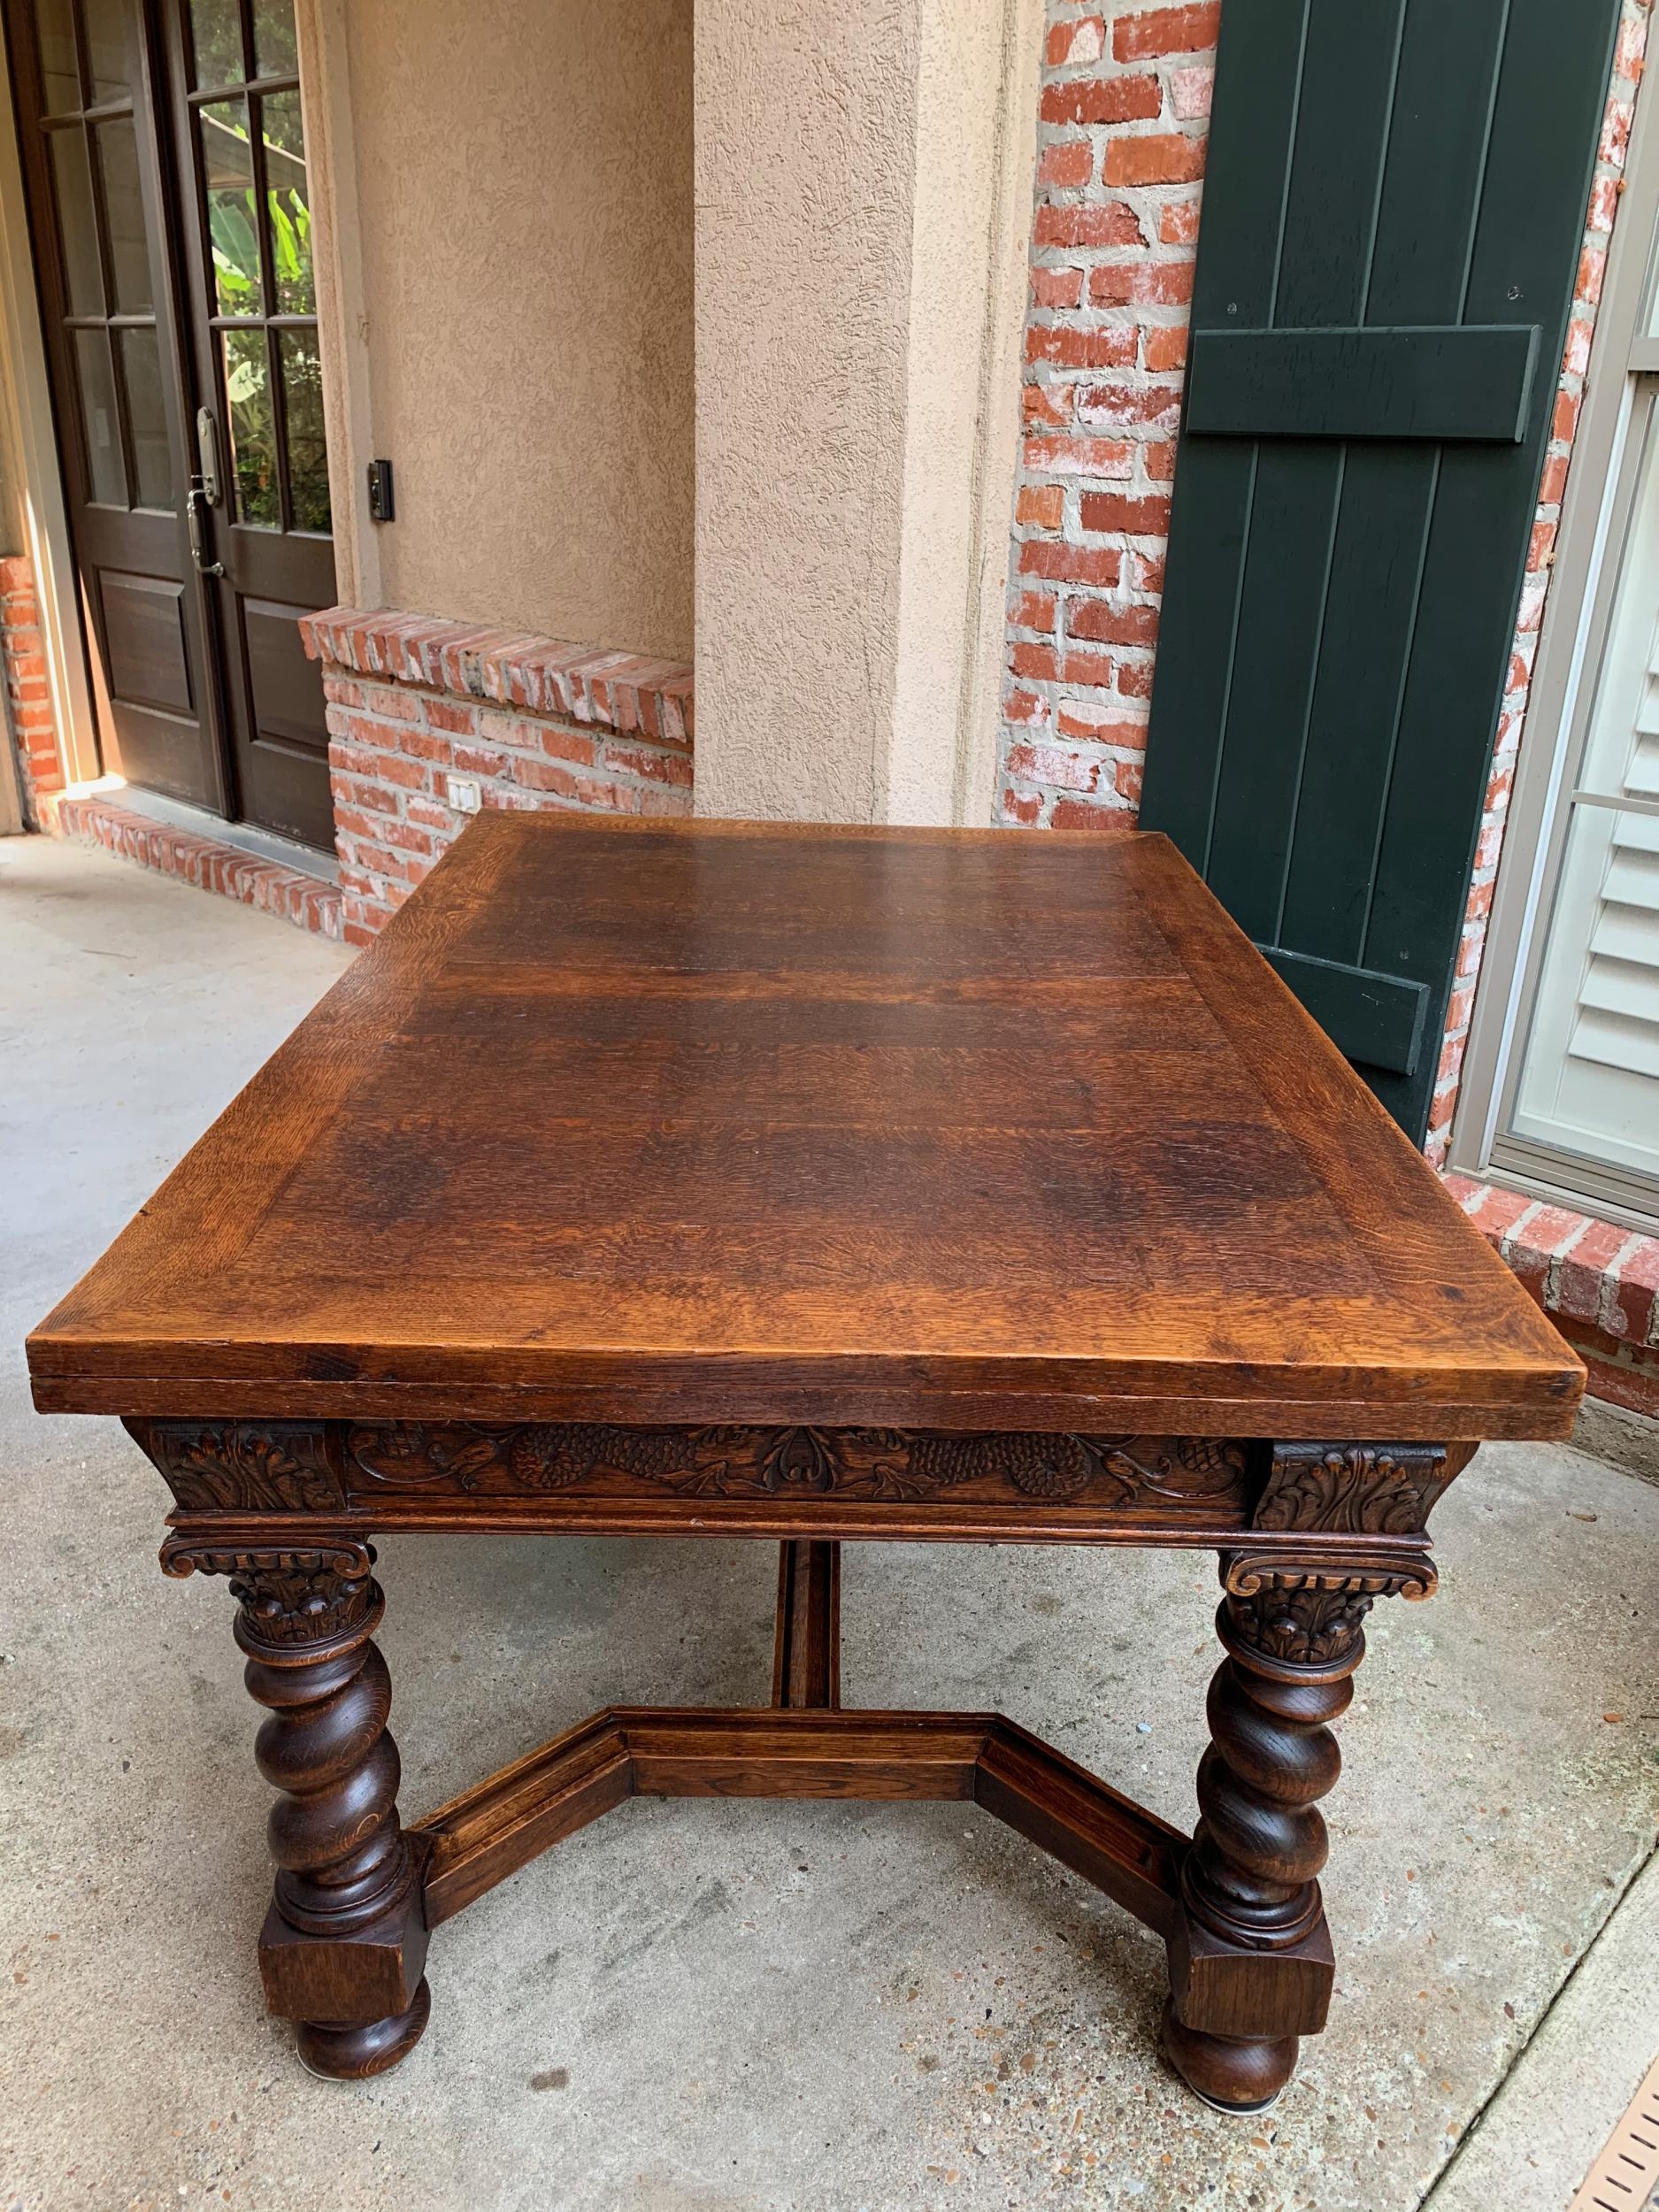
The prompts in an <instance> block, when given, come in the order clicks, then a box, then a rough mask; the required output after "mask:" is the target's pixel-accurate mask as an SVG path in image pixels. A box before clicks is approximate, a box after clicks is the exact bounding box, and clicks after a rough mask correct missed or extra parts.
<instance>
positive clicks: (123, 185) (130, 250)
mask: <svg viewBox="0 0 1659 2212" xmlns="http://www.w3.org/2000/svg"><path fill="white" fill-rule="evenodd" d="M93 135H94V136H95V138H96V141H97V147H98V163H99V166H100V167H101V168H102V169H103V172H104V222H105V224H106V225H107V226H108V229H109V239H110V280H111V283H112V284H113V285H114V288H115V312H116V313H117V314H118V315H147V314H148V313H149V312H150V308H151V306H152V305H153V301H152V298H151V295H150V249H149V247H148V246H147V245H146V243H145V242H144V203H143V201H142V198H141V196H140V195H139V189H138V141H137V139H136V137H135V136H134V132H133V126H132V123H131V121H130V119H128V118H127V117H126V116H123V117H122V118H121V119H120V120H119V122H116V123H100V124H99V125H98V127H97V129H96V132H95V133H94V134H93Z"/></svg>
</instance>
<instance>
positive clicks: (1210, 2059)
mask: <svg viewBox="0 0 1659 2212" xmlns="http://www.w3.org/2000/svg"><path fill="white" fill-rule="evenodd" d="M127 1426H128V1427H129V1429H130V1430H131V1432H132V1433H133V1435H134V1437H135V1438H136V1440H137V1441H138V1442H139V1443H140V1445H141V1446H142V1448H143V1449H144V1451H145V1452H146V1453H147V1454H148V1455H149V1456H150V1459H151V1460H152V1461H153V1462H154V1463H155V1465H156V1466H157V1468H158V1469H159V1470H160V1471H161V1472H162V1474H163V1475H164V1476H165V1479H166V1480H167V1482H168V1484H169V1486H170V1487H171V1488H172V1491H173V1497H174V1500H175V1502H176V1506H177V1510H176V1511H175V1512H174V1513H173V1516H172V1517H171V1528H172V1533H171V1534H170V1535H169V1536H168V1538H167V1540H166V1542H165V1546H164V1547H163V1550H162V1564H163V1566H164V1567H165V1570H166V1571H167V1572H168V1573H169V1574H173V1575H187V1574H190V1573H193V1572H197V1573H208V1574H224V1575H227V1576H228V1577H229V1578H230V1587H231V1590H232V1593H233V1594H234V1596H235V1597H236V1599H237V1600H238V1601H239V1605H240V1615H239V1617H238V1620H237V1624H236V1640H237V1642H238V1643H239V1644H240V1645H241V1647H242V1650H243V1651H244V1653H246V1655H247V1658H248V1668H247V1679H248V1687H249V1689H250V1692H251V1694H253V1696H254V1697H255V1698H257V1700H258V1701H259V1702H260V1703H261V1704H263V1705H265V1706H266V1707H268V1708H269V1709H270V1714H271V1717H270V1718H269V1719H268V1720H267V1721H266V1722H265V1725H264V1726H263V1728H262V1729H261V1730H260V1732H259V1739H258V1745H257V1757H258V1763H259V1767H260V1770H261V1772H262V1773H263V1774H264V1775H265V1778H266V1780H267V1781H268V1782H270V1783H271V1784H272V1785H273V1786H274V1787H275V1788H276V1789H277V1790H278V1791H279V1792H280V1796H279V1798H278V1800H277V1803H276V1807H275V1809H274V1810H273V1814H272V1816H271V1827H270V1837H271V1849H272V1855H273V1858H274V1860H275V1862H276V1865H277V1869H278V1872H277V1878H276V1889H275V1896H274V1899H273V1903H272V1906H271V1910H270V1913H269V1915H268V1916H267V1918H266V1921H265V1929H264V1932H263V1933H262V1935H261V1937H260V1943H259V1958H260V1965H261V1969H262V1971H263V1975H264V1979H265V1993H266V1998H267V2001H268V2002H269V2005H270V2008H271V2009H272V2011H273V2012H274V2013H276V2014H278V2015H280V2016H288V2017H289V2018H292V2019H294V2020H295V2021H296V2022H297V2023H298V2035H299V2043H300V2048H301V2052H302V2054H303V2056H304V2058H305V2060H306V2062H307V2063H308V2064H309V2065H311V2067H313V2068H314V2069H315V2070H318V2071H320V2072H323V2073H328V2074H336V2075H348V2076H356V2075H364V2074H370V2073H375V2072H379V2071H380V2070H383V2069H384V2068H386V2067H388V2066H391V2065H394V2064H396V2062H397V2060H398V2059H400V2058H401V2057H402V2056H403V2055H404V2054H405V2053H406V2052H407V2051H408V2050H409V2049H410V2048H411V2047H412V2046H413V2044H414V2043H415V2041H416V2040H417V2039H418V2038H419V2035H420V2032H421V2031H422V2029H423V2028H424V2027H425V2025H426V2018H427V2012H428V2008H429V2002H430V2000H429V1995H428V1991H427V1985H426V1979H425V1973H424V1969H425V1963H426V1943H427V1935H428V1932H429V1931H430V1930H431V1929H433V1928H435V1927H436V1926H438V1925H439V1924H441V1923H442V1921H444V1920H446V1919H448V1918H449V1916H451V1915H452V1914H454V1913H457V1912H458V1911H460V1910H461V1909H462V1908H463V1907H464V1906H465V1905H468V1904H470V1903H471V1902H472V1901H473V1899H475V1898H477V1897H479V1896H481V1895H482V1894H483V1893H484V1892H485V1891H487V1890H488V1889H489V1888H491V1887H493V1886H494V1885H495V1883H496V1882H499V1881H501V1880H502V1879H503V1878H504V1877H506V1876H507V1875H509V1874H511V1873H512V1872H513V1871H514V1870H516V1869H517V1868H518V1867H520V1866H522V1865H524V1864H525V1863H526V1861H527V1860H529V1859H531V1858H534V1856H535V1855H537V1854H538V1853H539V1852H541V1851H542V1850H545V1849H546V1848H547V1847H548V1846H549V1845H550V1844H552V1843H555V1842H557V1840H558V1839H560V1838H561V1837H563V1836H566V1835H569V1834H570V1833H571V1832H572V1831H573V1830H574V1829H577V1828H580V1827H581V1826H583V1825H585V1824H587V1823H588V1822H589V1821H591V1820H595V1819H596V1818H597V1817H598V1816H599V1815H600V1814H601V1813H603V1812H605V1811H608V1810H609V1809H610V1808H611V1806H613V1805H618V1804H620V1803H621V1802H622V1801H624V1800H625V1799H626V1798H627V1797H630V1796H633V1795H634V1794H635V1793H664V1794H669V1795H676V1796H688V1797H695V1796H709V1795H712V1796H755V1797H836V1798H861V1797H862V1798H881V1799H927V1798H958V1799H969V1800H972V1801H974V1802H975V1803H977V1804H979V1806H981V1807H982V1808H983V1809H985V1810H986V1811H987V1812H989V1813H992V1814H995V1816H997V1817H998V1818H999V1819H1002V1820H1005V1821H1007V1822H1008V1823H1009V1824H1010V1825H1011V1826H1012V1827H1015V1828H1017V1829H1018V1830H1019V1832H1021V1833H1022V1834H1023V1835H1025V1836H1027V1837H1029V1838H1030V1839H1032V1841H1033V1842H1034V1843H1037V1844H1039V1845H1041V1847H1043V1848H1044V1849H1046V1850H1048V1851H1050V1852H1052V1853H1053V1854H1054V1855H1055V1856H1056V1858H1058V1859H1060V1860H1061V1861H1062V1862H1063V1863H1064V1864H1065V1865H1067V1866H1069V1867H1071V1869H1072V1870H1074V1871H1075V1872H1077V1873H1079V1874H1080V1875H1081V1876H1083V1878H1085V1879H1086V1880H1087V1881H1089V1882H1092V1883H1093V1884H1094V1886H1096V1887H1097V1888H1099V1889H1101V1890H1103V1891H1104V1892H1105V1893H1106V1894H1107V1895H1108V1896H1110V1897H1111V1898H1113V1899H1115V1900H1116V1901H1118V1903H1119V1904H1120V1905H1123V1906H1124V1907H1125V1908H1126V1909H1128V1910H1129V1911H1130V1912H1132V1913H1133V1914H1134V1915H1135V1916H1137V1917H1138V1918H1139V1919H1141V1920H1142V1921H1144V1922H1145V1923H1146V1924H1147V1925H1148V1927H1150V1928H1152V1929H1154V1930H1155V1931H1156V1932H1157V1933H1158V1934H1159V1935H1161V1936H1162V1937H1163V1938H1164V1941H1165V1943H1166V1944H1167V1946H1168V1949H1169V1959H1170V1982H1171V1994H1170V2000H1169V2003H1168V2007H1167V2008H1166V2012H1165V2017H1164V2037H1165V2045H1166V2048H1167V2049H1168V2051H1169V2053H1170V2055H1171V2058H1172V2059H1173V2060H1174V2062H1175V2063H1176V2064H1177V2065H1178V2066H1179V2069H1180V2070H1181V2071H1182V2073H1183V2074H1185V2076H1186V2077H1187V2080H1188V2081H1189V2082H1190V2083H1191V2084H1192V2085H1193V2086H1194V2088H1195V2089H1196V2090H1197V2091H1198V2092H1199V2093H1200V2094H1201V2095H1202V2096H1204V2097H1206V2098H1208V2099H1209V2100H1210V2101H1212V2102H1214V2103H1217V2104H1219V2105H1222V2106H1225V2107H1226V2108H1231V2109H1240V2110H1254V2109H1257V2108H1260V2107H1261V2106H1262V2105H1263V2104H1264V2103H1266V2102H1269V2101H1271V2099H1272V2098H1273V2097H1275V2096H1276V2095H1277V2094H1278V2093H1279V2090H1280V2088H1281V2087H1282V2086H1283V2085H1284V2083H1285V2082H1286V2079H1287V2078H1289V2075H1290V2072H1291V2070H1292V2069H1293V2067H1294V2063H1295V2058H1296V2049H1297V2041H1298V2039H1299V2038H1300V2037H1301V2036H1303V2035H1309V2034H1312V2033H1314V2032H1317V2030H1318V2029H1320V2028H1322V2027H1323V2026H1324V2024H1325V2012H1326V2008H1327V2006H1328V2003H1329V2001H1330V1992H1331V1984H1332V1979H1333V1955H1332V1949H1331V1942H1330V1937H1329V1934H1328V1932H1327V1931H1326V1926H1325V1913H1324V1908H1323V1905H1322V1903H1321V1901H1320V1894H1319V1886H1318V1880H1317V1876H1318V1873H1319V1870H1320V1868H1321V1867H1322V1866H1323V1865H1324V1863H1325V1823H1324V1820H1323V1818H1322V1817H1321V1816H1320V1813H1319V1811H1318V1809H1317V1799H1319V1798H1320V1797H1322V1796H1324V1794H1325V1792H1326V1791H1327V1790H1328V1789H1329V1788H1330V1787H1331V1786H1332V1784H1333V1782H1334V1781H1335V1779H1336V1776H1337V1770H1338V1763H1339V1762H1338V1754H1337V1747H1336V1743H1335V1740H1334V1739H1333V1736H1332V1735H1331V1733H1330V1732H1329V1730H1328V1728H1327V1727H1326V1723H1327V1722H1329V1721H1331V1720H1333V1719H1334V1718H1335V1717H1337V1716H1338V1715H1339V1714H1340V1713H1341V1712H1342V1711H1343V1709H1345V1708H1346V1706H1347V1705H1348V1701H1349V1698H1350V1696H1351V1694H1352V1693H1351V1690H1350V1686H1349V1681H1350V1678H1351V1676H1352V1675H1353V1673H1354V1671H1355V1669H1356V1667H1357V1666H1358V1664H1359V1663H1360V1660H1361V1658H1362V1657H1363V1653H1364V1634H1363V1622H1364V1618H1365V1616H1366V1614H1367V1612H1368V1611H1369V1610H1370V1609H1371V1603H1372V1601H1373V1600H1374V1599H1376V1598H1377V1597H1379V1596H1383V1595H1390V1596H1395V1595H1403V1596H1405V1597H1408V1598H1425V1597H1427V1596H1428V1595H1429V1594H1431V1592H1432V1589H1433V1587H1434V1569H1433V1565H1432V1560H1431V1557H1430V1553H1429V1544H1428V1538H1427V1535H1426V1532H1425V1529H1426V1523H1427V1520H1428V1515H1429V1511H1430V1509H1431V1508H1432V1505H1433V1504H1434V1502H1435V1501H1436V1499H1437V1498H1438V1497H1439V1496H1440V1493H1441V1492H1442V1490H1443V1489H1444V1488H1445V1486H1446V1485H1447V1483H1448V1481H1449V1480H1450V1479H1451V1477H1452V1475H1453V1474H1454V1473H1455V1471H1456V1470H1457V1469H1458V1467H1459V1466H1461V1465H1462V1464H1463V1463H1464V1462H1465V1461H1466V1460H1467V1458H1468V1456H1469V1455H1470V1453H1471V1451H1472V1449H1473V1447H1472V1446H1471V1445H1467V1444H1465V1445H1461V1446H1455V1447H1451V1448H1440V1447H1434V1446H1429V1445H1423V1444H1407V1445H1392V1446H1389V1445H1325V1444H1320V1443H1280V1444H1277V1445H1274V1444H1268V1443H1250V1442H1242V1441H1233V1440H1211V1439H1195V1438H1189V1437H1132V1436H1087V1435H1066V1434H1055V1433H1036V1432H1023V1433H1019V1432H1014V1433H1007V1434H991V1435H984V1434H979V1435H964V1434H959V1433H944V1432H932V1433H929V1432H910V1433H905V1432H900V1431H896V1430H887V1429H822V1428H810V1427H795V1428H774V1429H764V1428H755V1427H747V1428H746V1427H735V1426H727V1427H706V1428H694V1427H687V1426H679V1427H631V1426H630V1427H624V1426H620V1425H597V1424H591V1423H588V1424H578V1423H565V1424H559V1423H530V1424H519V1425H501V1424H488V1423H462V1422H445V1423H415V1422H411V1423H403V1424H396V1423H349V1422H312V1423H307V1422H294V1421H290V1422H272V1423H266V1424H263V1425H254V1424H250V1423H234V1424H227V1423H217V1424H210V1425H200V1424H196V1423H180V1422H167V1421H143V1420H132V1421H129V1422H128V1424H127ZM478 1527H494V1528H511V1529H513V1530H516V1531H519V1532H529V1531H533V1530H535V1531H547V1532H558V1531H565V1532H574V1531H581V1532H589V1533H592V1532H629V1531H632V1532H639V1531H641V1530H649V1531H650V1532H654V1533H664V1534H667V1533H695V1532H719V1533H723V1534H727V1535H735V1534H739V1533H744V1534H752V1535H762V1536H780V1537H781V1538H782V1539H783V1540H782V1542H781V1543H780V1560H779V1577H778V1615H777V1633H776V1640H775V1655H774V1661H773V1674H772V1703H771V1705H770V1706H769V1707H757V1708H754V1709H735V1710H717V1709H697V1708H693V1707H687V1708H675V1707H650V1708H644V1709H624V1708H612V1709H608V1710H606V1711H603V1712H600V1713H596V1714H595V1715H594V1716H593V1717H592V1718H591V1719H588V1720H586V1721H583V1722H581V1723H580V1724H579V1725H578V1726H576V1727H574V1728H572V1729H569V1730H567V1731H566V1732H565V1734H564V1735H562V1736H560V1737H557V1738H556V1739H555V1740H553V1741H552V1742H551V1743H548V1744H544V1745H543V1746H541V1748H540V1749H539V1750H536V1751H534V1752H532V1753H530V1754H529V1755H528V1756H527V1757H526V1758H524V1759H521V1760H519V1761H518V1762H517V1763H515V1764H514V1765H512V1766H511V1767H508V1768H506V1769H505V1770H503V1771H502V1772H501V1773H499V1774H495V1775H492V1776H491V1777H489V1778H488V1780H486V1781H484V1782H481V1783H480V1784H479V1785H478V1786H477V1787H476V1788H474V1789H472V1790H469V1791H468V1792H466V1793H465V1795H464V1796H462V1797H459V1798H457V1799H456V1800H455V1801H453V1802H452V1803H450V1804H448V1805H445V1806H442V1807H441V1808H440V1809H438V1810H436V1811H435V1812H434V1813H432V1814H430V1815H428V1816H426V1817H425V1818H424V1819H421V1820H419V1821H418V1822H417V1823H415V1824H413V1825H412V1826H409V1827H405V1826H403V1825H402V1824H401V1822H400V1817H399V1811H398V1805H397V1786H398V1759H397V1751H396V1745H395V1744H394V1742H393V1740H392V1738H391V1736H390V1734H389V1733H388V1730H387V1717H388V1710H389V1707H390V1701H391V1700H390V1688H389V1684H388V1678H387V1671H386V1663H385V1662H384V1660H383V1659H382V1658H381V1656H380V1652H379V1650H378V1649H377V1648H376V1647H375V1645H374V1643H373V1633H374V1630H375V1627H376V1624H378V1622H379V1620H380V1614H381V1611H382V1609H383V1604H384V1600H383V1597H382V1594H381V1592H380V1586H379V1584H378V1583H377V1582H375V1580H374V1579H373V1574H372V1571H371V1570H372V1566H373V1558H374V1554H373V1547H372V1545H371V1544H370V1541H369V1538H370V1536H371V1534H372V1533H373V1532H377V1531H390V1530H419V1529H462V1528H478ZM809 1532H810V1533H809ZM881 1537H886V1538H888V1539H895V1540H899V1539H902V1540H907V1541H913V1540H916V1539H918V1538H956V1539H957V1540H963V1539H972V1538H975V1537H978V1538H981V1539H984V1538H992V1537H995V1539H996V1540H999V1541H1008V1540H1020V1541H1046V1542H1060V1543H1072V1544H1076V1543H1111V1544H1142V1545H1165V1546H1182V1547H1198V1548H1210V1547H1214V1548H1217V1550H1218V1551H1219V1553H1220V1566H1221V1580H1222V1586H1223V1596H1222V1601H1221V1606H1220V1609H1219V1612H1218V1614H1217V1632H1218V1633H1219V1635H1220V1638H1221V1641H1222V1644H1223V1646H1224V1647H1225V1654H1226V1655H1225V1658H1224V1659H1223V1661H1222V1663H1221V1665H1220V1667H1219V1668H1218V1669H1217V1673H1216V1677H1215V1680H1214V1682H1213V1684H1212V1685H1211V1688H1210V1703H1209V1715H1210V1737H1211V1741H1210V1749H1209V1750H1208V1751H1207V1752H1206V1754H1205V1755H1204V1758H1203V1760H1202V1763H1201V1764H1200V1767H1199V1772H1198V1801H1199V1811H1200V1819H1199V1824H1198V1828H1197V1830H1196V1832H1195V1833H1194V1836H1193V1837H1192V1838H1191V1839H1188V1838H1187V1837H1186V1836H1184V1835H1182V1834H1181V1833H1180V1832H1179V1831H1178V1830H1176V1829H1174V1828H1172V1827H1170V1826H1169V1825H1167V1824H1165V1823H1164V1822H1163V1821H1161V1820H1159V1819H1158V1818H1157V1817H1156V1816H1155V1815H1153V1814H1151V1813H1149V1812H1148V1811H1146V1810H1144V1809H1142V1808H1141V1807H1140V1806H1138V1805H1135V1804H1133V1803H1132V1802H1131V1801H1129V1800H1128V1799H1126V1798H1124V1797H1121V1796H1119V1795H1118V1793H1117V1792H1116V1791H1114V1790H1112V1789H1111V1788H1110V1787H1109V1786H1108V1785H1107V1784H1106V1783H1104V1782H1102V1781H1101V1780H1099V1779H1097V1778H1095V1777H1094V1775H1092V1774H1089V1773H1087V1772H1086V1771H1085V1770H1083V1769H1082V1768H1080V1767H1079V1766H1077V1765H1075V1764H1074V1763H1072V1762H1071V1760H1069V1759H1067V1758H1065V1757H1064V1755H1062V1754H1061V1753H1060V1752H1058V1751H1056V1749H1055V1748H1054V1747H1052V1746H1051V1745H1049V1744H1047V1743H1045V1742H1043V1741H1042V1740H1041V1739H1040V1738H1038V1737H1036V1736H1034V1735H1032V1734H1031V1733H1029V1732H1027V1731H1026V1730H1025V1729H1023V1728H1020V1727H1018V1726H1016V1725H1015V1724H1014V1723H1013V1722H1011V1721H1009V1720H1007V1719H1005V1718H1004V1717H1002V1715H1001V1714H997V1713H946V1712H937V1713H935V1712H895V1713H888V1712H877V1711H856V1710H845V1709H842V1708H841V1701H840V1683H839V1664H838V1658H839V1611H840V1549H841V1539H842V1538H881Z"/></svg>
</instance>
